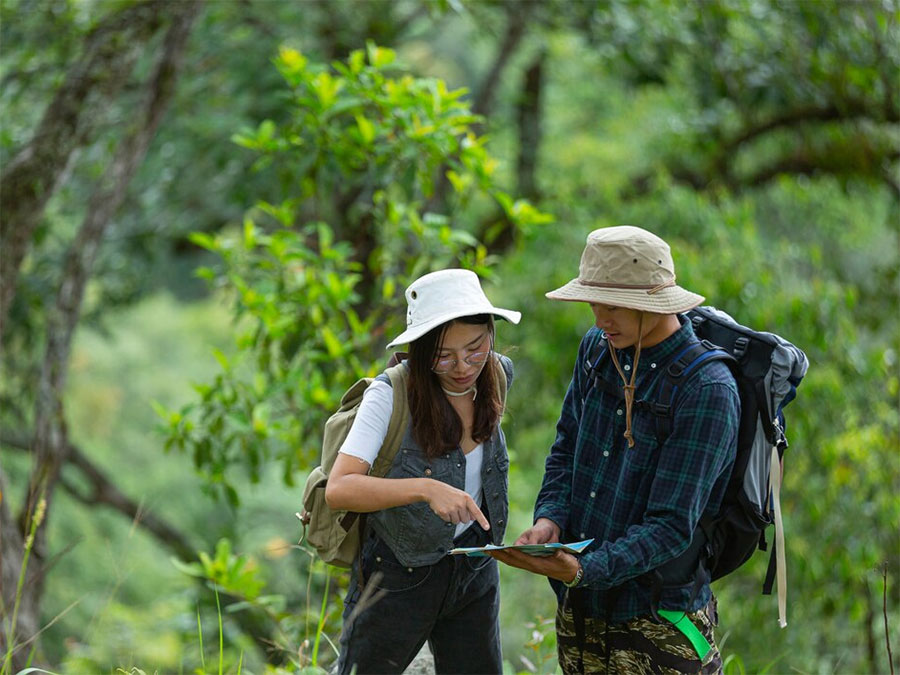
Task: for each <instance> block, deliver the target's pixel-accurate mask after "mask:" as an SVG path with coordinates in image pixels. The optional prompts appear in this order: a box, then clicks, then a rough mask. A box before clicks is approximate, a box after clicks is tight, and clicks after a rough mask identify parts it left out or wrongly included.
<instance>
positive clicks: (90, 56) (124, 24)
mask: <svg viewBox="0 0 900 675" xmlns="http://www.w3.org/2000/svg"><path fill="white" fill-rule="evenodd" d="M168 7H169V3H167V2H166V1H165V0H146V1H145V2H140V3H137V4H135V5H133V6H131V7H128V8H127V9H124V10H122V11H119V12H117V13H116V14H113V15H112V16H110V17H109V18H107V19H105V20H104V21H103V22H102V23H100V24H99V25H98V26H97V28H96V29H94V31H93V32H92V33H91V34H90V35H89V36H88V37H87V38H86V41H85V46H84V51H83V53H82V56H81V58H80V59H79V60H78V61H77V62H76V63H75V65H74V66H72V68H70V69H69V71H68V73H67V74H66V77H65V80H64V81H63V83H62V85H61V86H60V87H59V89H58V90H57V91H56V94H55V95H54V97H53V99H52V100H51V102H50V104H49V105H48V106H47V108H46V110H45V112H44V116H43V118H42V119H41V121H40V123H39V124H38V127H37V129H36V130H35V132H34V136H33V137H32V138H31V140H30V141H29V142H28V143H27V144H26V145H25V146H24V147H23V148H22V149H21V150H19V152H17V153H16V155H15V156H14V157H13V158H12V160H11V161H10V162H9V163H8V164H7V166H6V167H5V168H4V169H3V172H2V174H0V205H2V208H3V218H2V220H0V241H2V243H3V245H2V246H0V335H2V330H3V324H4V322H5V320H6V315H7V312H8V310H9V306H10V304H11V303H12V299H13V297H14V296H15V286H16V278H17V276H18V273H19V267H20V265H21V264H22V260H23V259H24V258H25V254H26V252H27V250H28V247H29V245H30V243H31V239H32V236H33V234H34V231H35V229H36V227H37V225H38V223H39V222H40V218H41V216H42V214H43V212H44V208H45V207H46V205H47V202H48V201H49V199H50V197H51V196H52V195H53V194H54V192H56V190H57V189H58V188H59V186H60V184H61V183H62V179H63V176H64V175H65V173H66V169H67V167H68V165H69V162H70V160H71V158H72V156H73V153H74V152H75V150H76V149H77V148H78V147H80V146H81V145H83V144H84V143H85V142H86V140H87V138H88V137H89V136H90V135H91V133H92V131H93V128H94V120H95V118H96V117H97V115H96V114H95V113H96V110H95V108H94V107H92V106H89V105H87V102H88V99H89V97H90V96H92V95H95V94H99V96H98V103H99V101H102V100H103V99H105V98H111V97H112V96H113V95H114V94H115V93H116V92H118V91H119V89H120V88H121V86H122V85H123V84H124V82H125V80H126V79H127V77H128V74H129V73H130V72H131V69H132V66H133V65H134V62H135V59H136V58H137V56H138V55H139V54H140V52H141V51H142V49H143V46H144V43H145V42H146V41H147V40H148V39H149V38H150V37H152V36H153V35H154V34H155V33H156V31H157V29H158V28H159V27H160V26H161V25H162V23H163V21H164V19H165V16H166V14H167V8H168Z"/></svg>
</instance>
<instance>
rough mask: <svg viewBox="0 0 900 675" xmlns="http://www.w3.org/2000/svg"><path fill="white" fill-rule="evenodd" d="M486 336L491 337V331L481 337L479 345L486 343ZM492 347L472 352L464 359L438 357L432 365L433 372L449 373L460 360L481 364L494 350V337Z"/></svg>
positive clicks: (469, 363)
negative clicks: (483, 350)
mask: <svg viewBox="0 0 900 675" xmlns="http://www.w3.org/2000/svg"><path fill="white" fill-rule="evenodd" d="M485 338H490V332H488V333H486V334H485V336H484V337H483V338H482V339H481V342H480V343H478V346H479V347H480V346H481V345H483V344H484V340H485ZM490 347H491V348H490V349H488V350H487V351H486V352H472V353H471V354H469V355H468V356H466V357H465V358H463V359H453V358H446V359H437V360H436V361H435V362H434V365H433V366H432V367H431V371H432V372H433V373H437V374H438V375H443V374H444V373H449V372H450V371H451V370H453V369H454V368H455V367H456V364H457V363H459V362H460V360H461V361H462V362H463V363H465V364H466V365H469V366H480V365H482V364H483V363H484V362H485V361H487V360H488V357H489V356H490V355H491V352H492V351H493V347H494V340H493V339H491V340H490Z"/></svg>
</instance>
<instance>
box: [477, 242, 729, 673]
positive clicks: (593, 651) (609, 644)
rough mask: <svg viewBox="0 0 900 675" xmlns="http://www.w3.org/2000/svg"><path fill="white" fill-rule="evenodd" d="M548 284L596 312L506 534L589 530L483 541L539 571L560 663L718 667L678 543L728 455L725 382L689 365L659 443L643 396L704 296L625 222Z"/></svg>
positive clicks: (567, 666) (569, 667)
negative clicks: (527, 523)
mask: <svg viewBox="0 0 900 675" xmlns="http://www.w3.org/2000/svg"><path fill="white" fill-rule="evenodd" d="M547 297H548V298H551V299H554V300H564V301H574V302H586V303H588V304H589V305H590V308H591V310H592V312H593V314H594V319H595V326H594V327H592V328H591V329H590V330H588V332H587V333H586V334H585V336H584V338H583V339H582V341H581V346H580V348H579V351H578V358H577V361H576V364H575V370H574V374H573V376H572V380H571V382H570V384H569V388H568V391H567V392H566V397H565V401H564V402H563V407H562V412H561V415H560V418H559V422H558V424H557V436H556V440H555V442H554V444H553V446H552V448H551V449H550V455H549V456H548V458H547V460H546V465H545V473H544V480H543V485H542V487H541V490H540V493H539V494H538V498H537V503H536V506H535V512H534V525H533V526H532V527H531V528H529V529H528V530H526V531H525V532H524V533H522V535H521V536H520V537H519V538H518V540H516V543H517V544H539V543H548V542H556V541H561V542H572V541H577V540H584V539H590V538H593V543H592V544H591V545H590V546H589V547H588V548H587V549H586V552H585V553H584V554H582V555H580V556H578V557H576V556H575V555H570V554H569V553H566V552H562V551H557V552H556V553H555V554H554V555H552V556H549V557H535V556H530V555H526V554H524V553H522V552H521V551H516V550H504V551H500V552H496V553H494V554H493V555H494V556H495V557H496V558H497V559H498V560H501V561H502V562H505V563H507V564H509V565H512V566H515V567H519V568H522V569H525V570H529V571H531V572H535V573H537V574H542V575H545V576H547V577H549V579H550V584H551V586H552V587H553V589H554V591H556V594H557V599H558V603H559V604H558V610H557V616H556V632H557V645H558V646H557V650H558V656H559V663H560V666H561V667H562V670H563V672H564V673H581V672H617V673H642V672H654V673H659V672H702V673H714V672H720V671H721V667H722V666H721V658H720V656H719V652H718V650H717V649H716V647H715V642H714V640H713V627H714V626H715V625H716V624H717V616H716V609H715V599H714V598H713V597H712V593H711V591H710V588H709V576H708V574H704V571H703V570H702V569H700V568H699V566H698V564H696V562H692V560H691V557H692V559H693V561H696V560H697V552H696V550H694V549H696V548H697V545H696V544H697V543H699V542H702V537H695V536H694V533H695V528H696V527H697V524H698V522H699V520H700V517H701V516H702V515H704V514H707V515H710V516H713V515H715V514H716V513H717V512H718V509H719V505H720V503H721V501H722V497H723V494H724V491H725V487H726V484H727V482H728V478H729V476H730V474H731V468H732V465H733V463H734V457H735V453H736V449H737V432H738V425H739V422H740V400H739V398H738V392H737V386H736V384H735V381H734V378H733V376H732V375H731V373H730V371H729V370H728V367H727V366H725V365H724V364H723V363H721V362H717V363H711V364H709V365H706V366H704V367H703V368H699V369H697V370H696V371H695V372H694V373H693V374H692V375H691V376H690V377H688V378H687V380H686V381H684V382H683V383H682V386H680V387H679V389H681V390H680V391H678V395H677V398H676V399H675V403H674V412H673V415H672V417H671V429H670V432H669V433H668V435H667V436H666V437H665V440H663V441H662V444H661V445H660V441H659V440H658V434H657V419H658V415H657V414H655V413H654V412H653V410H652V406H651V405H648V404H650V403H652V402H654V401H655V398H654V396H655V394H654V392H655V390H656V388H657V386H658V384H659V381H660V378H661V377H664V371H665V369H666V367H667V366H668V364H669V363H671V362H673V361H674V359H675V358H676V357H677V356H678V355H679V353H680V352H681V351H682V350H683V349H684V348H685V347H687V346H688V345H689V344H691V343H693V342H695V341H696V340H697V338H696V337H695V336H694V332H693V329H692V327H691V323H690V321H688V320H687V319H686V318H685V317H683V316H680V315H681V314H682V313H683V312H686V311H688V310H689V309H692V308H693V307H696V306H697V305H699V304H700V303H701V302H703V300H704V298H703V297H702V296H700V295H696V294H695V293H691V292H689V291H687V290H685V289H683V288H681V287H679V286H678V285H676V283H675V268H674V264H673V262H672V257H671V252H670V249H669V246H668V245H667V244H666V243H665V242H664V241H663V240H662V239H660V238H659V237H657V236H656V235H654V234H652V233H650V232H647V231H646V230H643V229H641V228H638V227H609V228H604V229H599V230H595V231H594V232H591V234H590V235H589V236H588V238H587V246H586V247H585V249H584V252H583V254H582V257H581V265H580V269H579V274H578V277H577V278H576V279H574V280H572V281H571V282H569V283H568V284H566V285H565V286H563V287H561V288H558V289H556V290H555V291H552V292H550V293H547ZM604 341H605V342H604ZM595 365H596V368H593V366H595ZM595 376H596V377H595ZM620 381H621V384H620ZM692 541H694V543H695V546H694V547H693V549H692V550H690V551H689V550H688V549H689V546H690V545H691V543H692ZM682 554H684V555H683V556H682ZM679 556H682V557H681V558H679ZM672 561H675V562H674V563H672ZM667 563H670V564H669V565H666V564H667ZM676 565H679V566H680V568H681V569H682V572H681V573H680V576H679V577H678V578H677V582H676V583H673V582H672V579H673V574H672V573H670V570H672V569H674V567H675V566H676ZM684 569H687V570H688V572H687V574H685V573H684ZM664 582H665V583H664ZM685 615H686V620H685ZM663 617H668V618H663ZM698 633H699V634H698ZM701 635H702V638H701ZM701 655H702V658H701Z"/></svg>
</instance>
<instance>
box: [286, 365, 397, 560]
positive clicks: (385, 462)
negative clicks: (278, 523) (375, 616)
mask: <svg viewBox="0 0 900 675" xmlns="http://www.w3.org/2000/svg"><path fill="white" fill-rule="evenodd" d="M384 372H385V374H386V375H387V376H388V377H389V378H390V381H391V388H392V389H393V390H394V409H393V412H392V413H391V421H390V423H389V424H388V430H387V435H386V436H385V437H384V443H383V444H382V446H381V449H380V450H379V451H378V456H377V457H376V458H375V463H374V464H373V465H372V468H371V469H370V470H369V475H370V476H379V477H382V476H384V475H386V474H387V472H388V470H389V469H390V468H391V464H393V462H394V457H395V456H396V454H397V450H399V449H400V443H401V441H402V440H403V434H404V433H406V426H407V424H408V422H409V403H408V402H407V400H406V381H407V379H408V378H409V369H408V368H407V367H406V365H405V364H402V363H400V364H398V365H395V366H391V367H390V368H388V369H387V370H386V371H384ZM374 381H375V378H372V377H364V378H362V379H361V380H357V382H356V383H355V384H354V385H353V386H352V387H350V388H349V389H348V390H347V391H346V392H345V393H344V395H343V396H342V397H341V404H340V406H339V407H338V409H337V411H336V412H335V413H333V414H332V415H331V417H329V418H328V421H326V422H325V433H324V434H323V437H322V463H321V465H319V466H317V467H316V468H315V469H313V470H312V471H311V472H310V474H309V477H308V478H307V479H306V485H304V487H303V512H302V513H301V514H299V517H300V521H301V522H302V523H303V525H304V530H305V532H304V536H305V538H306V541H307V543H308V544H309V545H310V546H312V547H313V548H314V549H315V550H316V553H318V554H319V557H320V558H321V559H322V560H324V561H325V562H327V563H328V564H330V565H335V566H337V567H351V566H352V565H353V561H354V559H355V558H356V556H357V553H358V552H359V544H360V523H359V521H360V518H359V515H360V514H359V513H356V512H355V511H335V510H334V509H332V508H330V507H329V506H328V504H326V503H325V486H326V485H327V483H328V474H329V473H330V472H331V468H332V467H333V466H334V461H335V460H336V459H337V456H338V451H339V450H340V449H341V445H343V443H344V440H345V439H346V438H347V434H349V433H350V427H352V426H353V422H354V420H356V413H357V412H358V411H359V404H360V403H361V402H362V398H363V393H364V392H365V391H366V389H367V388H368V387H369V385H370V384H372V382H374Z"/></svg>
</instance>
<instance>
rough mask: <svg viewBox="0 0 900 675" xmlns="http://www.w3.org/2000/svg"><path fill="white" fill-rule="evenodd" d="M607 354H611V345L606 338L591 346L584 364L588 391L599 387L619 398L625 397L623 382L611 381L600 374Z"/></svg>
mask: <svg viewBox="0 0 900 675" xmlns="http://www.w3.org/2000/svg"><path fill="white" fill-rule="evenodd" d="M607 354H609V345H608V344H607V341H606V338H605V337H601V338H600V339H599V340H597V342H596V344H594V345H593V347H591V351H590V353H589V354H588V358H587V360H586V361H585V362H584V365H583V366H582V367H583V368H584V373H585V376H586V377H587V389H586V392H587V391H590V390H591V388H593V387H597V388H598V389H602V390H603V391H605V392H606V393H608V394H612V395H613V396H617V397H618V398H624V397H625V393H624V389H622V385H621V384H619V383H618V382H609V381H608V380H606V379H605V378H603V377H601V376H600V366H601V365H602V364H603V361H604V360H605V359H606V355H607ZM586 395H587V393H585V396H586Z"/></svg>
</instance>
